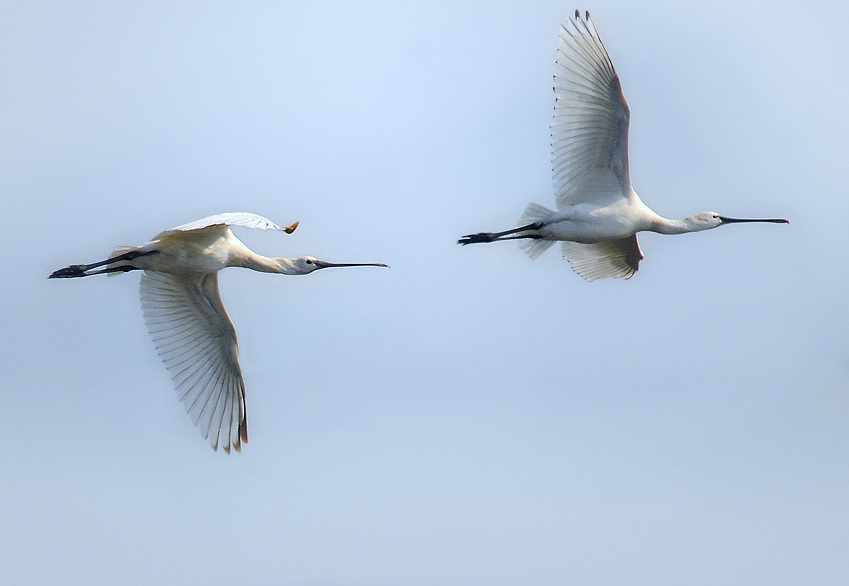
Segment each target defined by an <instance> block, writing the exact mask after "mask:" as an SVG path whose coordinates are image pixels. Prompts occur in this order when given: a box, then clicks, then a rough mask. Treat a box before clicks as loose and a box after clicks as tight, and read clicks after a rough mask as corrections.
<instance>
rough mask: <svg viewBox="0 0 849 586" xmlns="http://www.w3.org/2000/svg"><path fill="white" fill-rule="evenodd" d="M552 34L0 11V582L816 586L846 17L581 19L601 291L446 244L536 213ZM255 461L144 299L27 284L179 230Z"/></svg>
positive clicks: (837, 262)
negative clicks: (244, 250)
mask: <svg viewBox="0 0 849 586" xmlns="http://www.w3.org/2000/svg"><path fill="white" fill-rule="evenodd" d="M575 7H576V6H573V5H569V4H564V3H563V2H562V0H538V1H527V0H521V1H503V2H486V3H477V2H458V1H456V0H452V1H451V2H432V1H428V2H410V3H399V2H389V1H386V2H350V3H347V2H346V3H341V2H336V3H334V2H322V1H315V2H302V3H294V2H291V3H283V2H268V3H251V4H250V5H248V4H246V3H235V2H234V3H207V2H178V3H174V2H162V3H145V4H144V5H143V6H140V5H139V4H138V3H135V2H121V3H119V2H113V3H101V2H90V3H89V2H67V3H50V2H26V3H24V2H18V3H14V4H12V3H6V4H4V5H3V6H2V7H1V8H0V79H2V83H1V84H0V137H2V139H0V161H2V163H0V205H2V209H3V212H4V216H5V217H6V218H7V222H6V225H5V226H4V229H3V232H2V236H0V247H2V251H3V253H4V267H5V278H3V280H2V282H0V295H2V301H3V303H2V304H0V307H2V309H0V333H2V337H0V344H2V352H0V371H2V373H3V375H4V379H5V383H6V384H5V388H6V391H5V393H4V405H5V407H4V408H3V409H2V411H0V413H2V415H0V417H2V420H3V425H2V429H3V431H2V432H0V437H2V438H3V439H4V440H5V444H6V449H5V450H4V455H3V456H2V457H0V474H2V478H3V480H2V483H0V516H2V519H0V582H2V583H4V584H6V583H8V584H82V583H88V584H117V583H121V584H164V583H181V584H225V583H226V584H232V583H246V584H293V585H301V584H309V585H325V584H326V585H331V584H333V585H336V584H339V585H341V584H346V585H347V584H363V585H365V584H387V585H389V584H391V585H401V584H458V585H459V584H463V585H465V584H481V585H483V584H487V585H490V584H505V585H508V584H542V585H557V584H566V583H575V584H582V583H583V584H623V583H631V584H634V583H654V584H662V583H687V584H716V583H738V584H741V583H745V584H780V583H816V584H839V583H844V582H845V579H846V576H847V575H849V557H847V555H846V554H847V551H849V345H847V343H846V341H845V334H846V332H847V330H849V306H848V305H847V302H846V294H847V293H846V292H847V290H849V236H847V231H846V228H845V223H846V221H847V218H849V203H847V202H848V201H849V200H847V193H846V186H847V185H849V165H847V163H846V158H847V153H849V139H847V137H849V106H847V99H846V96H847V94H849V81H847V80H849V75H847V73H849V38H847V36H846V34H845V31H846V29H847V26H849V5H847V4H846V3H845V2H837V1H835V2H817V3H808V4H806V5H804V6H800V5H799V4H798V3H796V2H744V3H742V4H741V3H740V2H737V1H734V2H730V1H729V2H725V3H716V2H705V3H698V5H696V4H693V5H690V4H689V3H681V2H678V1H674V2H673V1H668V2H662V1H659V2H648V3H630V2H607V1H598V2H596V3H595V4H592V5H588V6H581V8H588V9H589V10H590V11H591V12H592V14H593V17H594V20H595V23H596V25H597V27H598V29H599V31H600V33H601V36H602V38H603V40H604V42H605V44H606V46H607V48H608V51H609V52H610V54H611V57H612V59H613V61H614V63H615V64H616V66H617V69H618V71H619V74H620V77H621V79H622V83H623V86H624V91H625V95H626V96H627V98H628V101H629V103H630V105H631V110H632V125H631V139H630V145H631V169H632V178H633V182H634V185H635V188H636V190H637V191H638V192H639V193H640V194H641V195H642V197H643V199H644V201H645V202H646V203H647V204H648V205H650V206H652V207H653V208H654V209H655V210H656V211H658V212H659V213H661V214H663V215H666V216H668V217H683V216H687V215H690V214H693V213H696V212H700V211H704V210H714V211H717V212H720V213H722V214H726V215H729V216H738V217H786V218H789V219H790V220H791V224H790V225H789V226H775V225H745V226H729V227H727V228H722V229H720V230H715V231H711V232H706V233H702V234H693V235H685V236H679V237H668V236H660V235H655V234H648V235H645V236H642V237H641V243H642V247H643V252H644V253H645V255H646V259H645V260H644V261H643V263H642V267H641V270H640V272H639V273H638V274H637V275H636V276H635V277H634V278H633V279H631V280H630V281H619V280H607V281H599V282H595V283H587V282H585V281H583V280H582V279H581V278H580V277H578V276H577V275H576V274H574V273H573V272H572V271H571V270H570V268H569V265H568V263H566V262H565V261H563V260H562V259H561V258H560V256H559V251H558V250H557V249H554V250H552V251H549V252H548V253H546V254H545V255H544V257H542V258H540V259H539V260H537V261H534V262H532V261H530V260H528V259H527V258H526V257H525V255H524V254H523V253H522V252H521V251H520V250H519V249H518V247H517V246H515V245H514V244H512V243H503V244H501V245H496V244H493V245H488V246H477V247H467V248H461V247H459V246H457V245H456V244H455V242H456V239H457V238H458V237H459V236H461V235H463V234H466V233H469V232H475V231H479V230H493V229H503V228H508V227H511V226H512V225H513V224H514V222H515V221H516V220H517V219H518V217H519V215H520V213H521V211H522V210H523V209H524V207H525V205H526V204H527V203H528V202H530V201H536V202H538V203H540V204H543V205H547V206H552V205H553V194H552V187H551V168H550V152H549V150H550V147H549V130H548V125H549V121H550V118H551V114H552V109H553V93H552V91H551V76H552V74H553V63H554V54H555V50H556V46H557V31H558V24H559V23H560V22H562V21H563V20H564V19H565V18H567V17H568V15H569V14H570V13H572V12H573V10H574V8H575ZM224 211H252V212H256V213H260V214H263V215H265V216H268V217H269V218H271V219H272V220H274V221H276V222H278V223H281V224H284V223H286V224H288V223H291V222H293V221H295V220H299V221H300V222H301V226H300V228H299V229H298V231H297V232H295V233H294V234H293V235H291V236H287V235H284V234H273V233H272V234H269V233H261V232H258V233H254V232H252V231H248V230H240V231H239V232H238V234H237V235H238V236H239V237H240V238H242V239H243V240H244V241H246V242H247V243H248V244H249V245H251V246H252V247H253V248H255V249H256V250H257V251H258V252H261V253H264V254H268V255H273V256H298V255H303V254H310V255H314V256H316V257H319V258H323V259H325V260H329V261H363V262H386V263H389V264H390V265H392V269H391V270H377V269H375V270H368V269H363V270H354V269H351V270H344V271H343V270H341V269H340V270H337V271H322V272H320V273H317V274H315V275H311V276H308V277H301V278H296V277H284V276H274V275H263V274H254V273H250V272H248V271H239V270H235V269H234V270H229V271H225V272H224V273H222V275H221V290H222V296H223V298H224V302H225V304H226V305H227V308H228V310H229V311H230V314H231V317H232V318H233V320H234V322H235V323H236V327H237V330H238V332H239V340H240V344H241V353H242V367H243V370H244V372H245V379H246V384H247V390H248V415H249V423H250V443H249V444H248V445H247V446H246V447H245V449H244V450H243V453H242V454H239V455H230V456H226V455H225V454H223V453H214V452H213V451H212V450H211V449H210V448H209V446H208V445H207V443H206V442H205V441H204V440H203V438H202V437H201V436H200V434H199V433H198V431H197V430H196V429H195V427H194V426H193V425H192V424H191V421H190V419H189V417H188V416H187V415H186V414H185V413H184V411H183V407H182V405H181V404H180V403H179V401H178V400H177V397H176V394H175V393H174V391H173V388H172V386H171V382H170V380H169V377H168V374H167V373H166V370H165V368H164V367H163V365H162V364H161V363H160V361H159V358H158V357H157V355H156V352H155V350H154V348H153V344H152V343H151V341H150V340H149V338H148V334H147V332H146V331H145V328H144V323H143V321H142V316H141V310H140V307H139V300H138V275H136V274H128V275H121V276H119V277H116V278H114V279H106V278H91V279H79V280H73V281H48V280H47V275H48V274H49V273H50V272H51V271H53V270H54V269H57V268H59V267H62V266H65V265H67V264H70V263H81V262H91V261H95V260H99V259H100V258H102V257H103V256H104V255H106V254H108V253H109V252H110V251H111V250H112V248H113V246H115V245H117V244H136V243H141V242H144V241H145V240H147V239H149V238H150V237H152V236H153V235H155V234H156V233H157V232H159V231H161V230H163V229H165V228H169V227H172V226H175V225H178V224H182V223H185V222H188V221H191V220H194V219H197V218H200V217H203V216H206V215H209V214H213V213H219V212H224Z"/></svg>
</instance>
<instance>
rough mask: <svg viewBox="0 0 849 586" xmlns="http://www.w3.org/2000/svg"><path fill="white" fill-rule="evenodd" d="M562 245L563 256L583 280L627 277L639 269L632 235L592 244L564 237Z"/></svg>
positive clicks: (638, 254)
mask: <svg viewBox="0 0 849 586" xmlns="http://www.w3.org/2000/svg"><path fill="white" fill-rule="evenodd" d="M562 246H563V256H564V258H566V259H567V260H568V261H569V263H570V264H571V265H572V268H573V269H574V270H575V272H576V273H578V274H579V275H581V276H582V277H584V278H585V279H586V280H587V281H595V280H596V279H604V278H606V277H618V278H620V279H630V278H631V277H632V276H634V273H636V272H637V269H639V268H640V261H641V260H642V259H643V253H642V252H641V251H640V245H639V243H638V242H637V236H636V235H634V236H629V237H628V238H622V239H620V240H605V241H604V242H596V243H595V244H582V243H580V242H570V241H568V240H567V241H564V242H562Z"/></svg>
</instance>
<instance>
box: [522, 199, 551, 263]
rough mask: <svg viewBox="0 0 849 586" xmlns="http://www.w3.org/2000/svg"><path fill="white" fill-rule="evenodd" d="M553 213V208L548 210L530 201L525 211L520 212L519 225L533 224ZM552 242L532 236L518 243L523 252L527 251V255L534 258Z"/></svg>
mask: <svg viewBox="0 0 849 586" xmlns="http://www.w3.org/2000/svg"><path fill="white" fill-rule="evenodd" d="M553 213H554V211H553V210H550V209H548V208H547V207H545V206H541V205H539V204H538V203H530V204H528V207H526V208H525V211H524V212H523V213H522V217H521V219H520V220H519V225H522V226H523V225H525V224H535V223H537V222H540V221H542V220H545V219H546V218H547V217H548V216H550V215H551V214H553ZM552 244H554V240H545V239H542V238H534V239H529V240H522V241H521V242H520V243H519V247H520V248H521V249H522V250H524V251H525V253H527V255H528V256H529V257H530V258H531V259H535V258H537V257H538V256H539V255H541V254H542V253H543V252H545V251H546V250H548V249H549V248H550V247H551V245H552Z"/></svg>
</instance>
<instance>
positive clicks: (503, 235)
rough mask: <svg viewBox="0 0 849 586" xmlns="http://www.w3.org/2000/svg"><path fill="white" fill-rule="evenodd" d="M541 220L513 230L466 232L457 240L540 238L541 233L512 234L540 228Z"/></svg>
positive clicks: (490, 240) (463, 241) (471, 242)
mask: <svg viewBox="0 0 849 586" xmlns="http://www.w3.org/2000/svg"><path fill="white" fill-rule="evenodd" d="M542 226H543V225H542V223H541V222H534V223H533V224H528V225H526V226H520V227H518V228H513V229H512V230H504V231H503V232H478V233H477V234H466V235H465V236H463V237H462V238H460V239H459V240H458V241H457V244H464V245H465V244H477V243H479V242H495V241H496V240H515V239H517V238H532V239H534V240H539V239H540V238H542V236H540V235H539V234H522V235H519V236H510V234H516V233H518V232H527V231H529V230H539V229H540V228H542Z"/></svg>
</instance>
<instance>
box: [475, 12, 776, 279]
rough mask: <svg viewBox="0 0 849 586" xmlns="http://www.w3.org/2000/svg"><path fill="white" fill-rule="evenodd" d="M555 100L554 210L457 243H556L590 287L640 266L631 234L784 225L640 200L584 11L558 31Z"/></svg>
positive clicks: (609, 71) (535, 247) (532, 250)
mask: <svg viewBox="0 0 849 586" xmlns="http://www.w3.org/2000/svg"><path fill="white" fill-rule="evenodd" d="M554 94H555V98H556V100H555V106H554V120H553V122H552V125H551V140H552V164H553V169H554V185H555V191H556V202H557V211H554V210H550V209H548V208H546V207H543V206H541V205H538V204H536V203H532V204H530V205H528V207H527V208H526V209H525V212H524V214H523V216H522V218H521V219H520V220H519V226H518V227H517V228H513V229H511V230H504V231H503V232H479V233H477V234H467V235H466V236H463V237H462V238H461V239H460V240H459V241H458V243H459V244H476V243H480V242H495V241H498V240H513V239H520V240H522V242H521V243H520V245H521V246H522V248H523V249H524V250H525V252H527V254H528V255H529V256H530V257H531V258H536V257H538V256H539V255H540V254H542V253H543V252H545V251H546V250H547V249H548V248H549V247H550V246H551V245H552V244H554V242H555V241H558V240H559V241H561V245H562V247H563V256H564V257H565V258H566V259H568V260H569V262H570V263H571V265H572V268H573V269H574V270H575V271H576V272H577V273H578V274H579V275H581V276H582V277H584V278H585V279H587V280H588V281H593V280H595V279H601V278H605V277H619V278H622V279H628V278H630V277H631V276H633V275H634V273H635V272H637V269H638V268H639V266H640V261H641V260H642V259H643V253H642V252H641V251H640V246H639V244H638V243H637V236H636V234H637V232H641V231H651V232H659V233H661V234H683V233H686V232H699V231H701V230H709V229H711V228H717V227H719V226H724V225H725V224H739V223H743V222H771V223H781V224H786V223H788V221H787V220H784V219H778V218H772V219H740V218H729V217H726V216H721V215H719V214H717V213H715V212H702V213H700V214H696V215H695V216H690V217H689V218H684V219H682V220H669V219H667V218H664V217H662V216H659V215H658V214H656V213H655V212H654V211H652V210H651V209H650V208H649V207H648V206H647V205H645V204H644V203H643V202H642V201H641V200H640V197H639V196H638V195H637V194H636V192H635V191H634V189H633V187H632V186H631V175H630V171H629V170H628V125H629V121H630V117H631V113H630V110H629V108H628V103H627V102H626V101H625V96H624V95H623V94H622V86H621V84H620V83H619V76H618V75H617V74H616V70H615V69H614V67H613V62H611V60H610V57H609V56H608V54H607V50H606V49H605V48H604V45H603V44H602V42H601V38H600V37H599V35H598V31H597V30H596V28H595V25H594V24H593V22H592V20H591V19H590V14H589V12H587V13H585V15H584V17H583V18H582V17H581V14H580V12H579V11H577V10H576V11H575V18H574V19H570V20H569V21H568V22H567V23H566V25H564V26H561V27H560V42H559V48H558V51H557V62H556V64H555V74H554Z"/></svg>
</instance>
